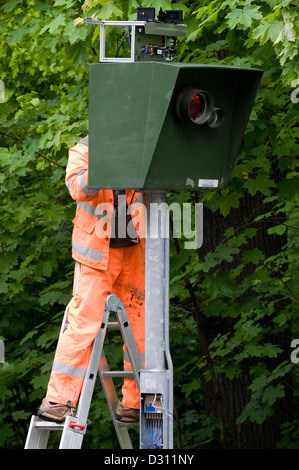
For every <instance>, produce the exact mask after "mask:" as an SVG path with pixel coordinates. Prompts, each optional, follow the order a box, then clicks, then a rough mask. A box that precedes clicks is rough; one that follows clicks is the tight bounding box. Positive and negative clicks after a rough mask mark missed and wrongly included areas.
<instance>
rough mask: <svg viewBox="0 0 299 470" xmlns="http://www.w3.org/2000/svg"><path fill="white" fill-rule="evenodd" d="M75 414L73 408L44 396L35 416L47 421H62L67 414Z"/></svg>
mask: <svg viewBox="0 0 299 470" xmlns="http://www.w3.org/2000/svg"><path fill="white" fill-rule="evenodd" d="M68 415H71V416H76V411H75V408H72V407H70V406H67V405H61V404H60V403H51V402H49V401H48V400H46V399H45V398H44V399H43V401H42V404H41V406H40V408H39V410H38V412H37V416H39V417H40V418H41V419H45V420H47V421H55V423H63V422H64V420H65V418H66V417H67V416H68Z"/></svg>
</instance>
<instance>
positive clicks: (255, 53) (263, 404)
mask: <svg viewBox="0 0 299 470" xmlns="http://www.w3.org/2000/svg"><path fill="white" fill-rule="evenodd" d="M137 6H144V7H146V6H154V7H155V8H156V12H158V10H159V8H160V7H161V8H162V9H171V8H173V9H178V8H182V9H183V11H184V22H185V23H186V24H187V27H188V38H187V40H186V41H181V43H180V45H179V55H180V56H181V58H182V60H183V61H185V62H200V63H215V62H217V63H221V64H224V65H243V66H250V67H258V68H263V69H264V71H265V73H264V77H263V81H262V86H261V88H260V91H259V94H258V97H257V100H256V103H255V106H254V109H253V111H252V113H251V116H250V121H249V124H248V126H247V130H246V135H245V138H244V142H243V145H242V149H241V152H240V156H239V160H238V162H237V164H236V166H235V168H234V170H233V174H232V178H231V182H230V185H229V187H228V188H227V189H225V190H223V191H215V192H206V193H202V194H201V195H196V196H194V195H192V194H188V193H186V194H172V195H170V196H169V198H170V201H178V202H180V203H183V202H188V201H191V202H202V203H203V204H204V207H205V208H206V209H207V210H208V211H209V212H210V213H211V214H213V216H214V217H215V218H216V217H217V218H219V217H220V218H222V219H223V220H224V224H226V225H225V229H224V231H223V236H222V239H221V242H219V243H216V244H214V247H213V248H211V249H209V250H207V251H204V250H205V243H206V242H207V239H204V242H203V247H202V248H201V249H200V250H198V251H197V250H184V249H183V240H180V252H179V253H178V247H176V246H175V244H174V243H172V244H171V272H170V300H171V304H170V316H171V349H172V355H173V362H174V366H175V388H174V391H175V406H176V417H177V419H176V434H175V442H176V445H177V446H178V447H182V448H215V447H218V445H219V419H218V417H217V412H216V411H215V410H214V411H211V412H210V413H208V414H207V413H206V412H205V411H203V406H202V405H201V404H202V403H203V401H204V386H205V384H204V383H205V382H207V383H210V379H211V374H210V370H209V369H208V368H207V363H206V357H204V356H203V354H202V351H201V349H200V347H201V344H200V342H199V340H198V325H197V323H196V322H195V319H194V304H193V303H192V297H191V293H190V292H191V291H192V292H193V293H194V294H195V299H196V302H197V305H199V306H200V311H201V314H202V315H203V317H204V318H205V320H206V321H207V322H208V323H209V324H212V325H215V326H214V331H213V333H214V335H213V338H212V339H211V341H210V346H209V351H210V355H211V359H212V361H213V364H214V368H215V372H216V374H217V375H218V376H219V377H221V376H224V377H226V378H227V379H228V380H231V381H235V380H237V379H238V378H240V377H243V376H244V377H245V374H247V375H246V377H247V383H248V388H247V389H246V390H245V392H246V393H244V395H246V394H247V395H246V397H247V398H246V400H245V401H244V403H245V405H243V407H242V410H241V411H240V413H239V416H238V417H237V418H236V423H234V424H230V426H232V427H233V426H234V425H235V424H237V425H238V426H242V425H244V423H246V421H248V420H249V421H251V422H252V423H257V424H258V425H259V426H262V424H263V423H264V422H265V420H267V419H269V417H271V416H272V417H273V416H275V412H276V409H277V406H279V402H280V400H282V399H283V398H284V397H285V395H286V393H287V386H286V383H287V379H288V378H289V376H290V375H293V378H294V387H295V386H296V384H297V382H298V369H296V367H298V366H296V365H294V364H292V363H291V362H290V360H286V359H285V354H284V357H283V353H286V352H287V353H288V351H284V348H285V347H286V346H285V345H286V343H288V345H289V344H290V342H291V339H292V338H296V337H298V334H299V324H298V320H297V321H296V315H297V314H298V307H297V306H298V291H297V289H298V284H299V282H298V272H297V263H298V244H297V242H298V214H299V210H298V194H297V188H298V172H297V166H296V156H297V155H298V144H297V142H298V127H297V115H298V103H296V102H294V101H296V100H294V99H293V100H292V99H291V97H292V96H294V95H292V92H294V86H298V83H299V81H297V80H298V74H299V72H298V24H299V23H298V21H299V19H298V9H297V8H296V7H295V4H294V2H291V1H290V0H266V1H264V2H262V3H261V2H254V1H250V2H244V1H241V0H233V1H232V0H230V1H227V0H213V1H207V0H200V1H193V2H189V1H185V0H181V1H179V2H171V1H168V0H163V1H158V0H156V1H148V0H144V1H137V0H130V1H124V0H117V1H113V2H112V1H104V0H100V1H90V0H86V1H85V3H84V4H82V2H80V1H77V0H63V1H62V0H55V1H54V2H53V1H49V0H46V1H44V2H41V1H38V0H30V1H27V2H25V1H23V0H9V1H7V2H5V4H3V5H2V6H1V7H0V12H1V13H0V14H1V22H0V39H1V50H0V58H1V69H0V79H1V80H3V82H4V85H5V102H4V103H0V165H1V173H0V182H1V186H0V194H1V215H0V226H1V230H0V233H1V251H0V266H1V271H0V293H1V307H0V310H1V316H0V336H1V338H3V340H4V342H5V361H6V362H5V363H4V364H0V397H1V398H0V412H1V413H0V416H1V418H0V426H1V433H0V447H2V448H22V447H23V445H24V440H25V437H26V433H27V427H28V422H29V417H30V415H31V414H32V413H34V412H35V411H36V408H37V407H38V405H39V403H40V400H41V399H42V398H43V396H44V393H45V388H46V385H47V381H48V377H49V373H50V370H51V366H52V360H53V354H54V350H55V345H56V339H57V335H58V332H59V327H60V323H61V319H62V314H63V311H64V308H65V306H66V304H67V302H68V300H69V299H70V298H71V295H72V275H73V262H72V260H71V250H70V247H71V245H70V242H71V230H72V223H71V221H72V218H73V216H74V211H75V206H74V203H73V202H72V201H71V199H70V197H69V195H68V192H67V189H66V187H65V184H64V170H65V166H66V163H67V155H68V149H69V148H70V147H71V146H72V145H73V144H74V143H75V142H76V141H77V140H78V139H79V138H80V136H82V135H85V133H87V132H88V62H96V61H97V60H98V46H99V27H94V26H87V25H83V24H82V18H83V17H84V16H85V15H88V16H93V17H96V18H99V19H102V20H105V19H113V20H120V19H123V20H126V19H135V18H136V8H137ZM82 10H83V11H82ZM75 24H76V26H75ZM119 40H120V38H119V33H118V32H115V31H114V30H113V28H111V31H109V34H108V37H107V47H108V53H109V52H110V53H113V52H115V50H116V48H117V44H118V43H119ZM248 197H249V199H246V201H249V200H250V201H251V200H253V198H255V199H254V201H255V202H257V201H258V205H257V206H254V207H252V211H251V213H250V216H247V217H244V216H243V215H244V214H243V212H244V211H243V209H244V207H243V201H244V198H248ZM250 198H251V199H250ZM233 217H234V218H233ZM232 220H234V223H232ZM204 224H205V220H204ZM262 230H263V233H264V232H265V233H266V235H267V239H265V238H263V239H261V235H260V234H261V231H262ZM208 236H209V237H212V236H213V234H209V235H208ZM278 239H279V240H280V243H281V246H282V248H281V250H279V252H273V253H270V254H269V250H268V251H267V249H266V247H267V246H268V245H270V246H271V245H274V244H275V243H276V242H277V240H278ZM282 241H283V242H282ZM202 253H204V254H202ZM187 276H188V279H189V281H190V285H189V287H188V286H187V285H186V277H187ZM190 286H191V287H190ZM190 289H191V291H190ZM223 321H225V322H226V324H227V325H230V327H229V328H227V329H226V331H218V330H217V325H218V324H220V323H221V322H223ZM277 338H284V339H287V341H283V342H281V341H278V339H277ZM117 345H118V343H117V340H116V339H115V340H113V341H112V342H111V352H113V353H114V351H115V350H116V349H117ZM115 360H117V358H116V359H115ZM244 363H247V364H248V363H249V364H250V368H249V369H250V370H249V373H248V372H246V370H245V369H244ZM297 406H298V396H297V395H295V396H294V401H293V409H294V415H295V418H294V421H288V422H287V423H285V424H284V426H283V429H282V438H281V441H280V443H278V444H277V446H278V447H280V448H289V447H295V446H296V444H295V439H290V436H292V434H293V435H294V436H295V432H297V431H296V429H297V428H298V421H296V419H297V420H298V409H297ZM91 419H92V421H93V422H94V431H93V434H92V436H91V437H88V441H87V443H86V446H88V447H91V448H99V447H102V448H115V447H117V444H116V436H115V433H114V431H113V429H112V427H111V423H110V421H109V416H108V414H107V408H106V406H105V402H104V399H103V396H102V392H101V390H98V391H97V398H96V401H95V402H94V403H93V406H92V416H91ZM296 423H297V425H296ZM232 435H233V434H232V431H231V434H229V437H228V439H230V436H232ZM137 442H138V440H137ZM297 443H298V439H297ZM231 445H232V446H233V445H234V444H233V442H232V443H231ZM53 446H55V443H53ZM297 446H298V444H297Z"/></svg>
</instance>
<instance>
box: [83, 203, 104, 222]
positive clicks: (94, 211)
mask: <svg viewBox="0 0 299 470" xmlns="http://www.w3.org/2000/svg"><path fill="white" fill-rule="evenodd" d="M77 207H80V209H82V210H83V211H85V212H87V213H88V214H89V215H93V216H95V217H97V218H98V219H102V218H103V217H105V216H106V212H105V211H103V210H102V209H99V208H98V207H97V206H93V205H92V204H90V203H89V202H81V201H77Z"/></svg>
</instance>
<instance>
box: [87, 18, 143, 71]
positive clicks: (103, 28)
mask: <svg viewBox="0 0 299 470" xmlns="http://www.w3.org/2000/svg"><path fill="white" fill-rule="evenodd" d="M84 23H86V24H97V25H100V27H101V29H100V62H135V29H136V26H137V27H140V26H145V24H146V21H98V20H93V19H92V18H84ZM106 26H121V27H127V28H129V27H131V56H130V57H125V58H124V57H121V58H120V57H106V56H105V52H106Z"/></svg>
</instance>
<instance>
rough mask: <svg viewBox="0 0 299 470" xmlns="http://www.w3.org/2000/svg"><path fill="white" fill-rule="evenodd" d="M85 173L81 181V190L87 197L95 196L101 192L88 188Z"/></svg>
mask: <svg viewBox="0 0 299 470" xmlns="http://www.w3.org/2000/svg"><path fill="white" fill-rule="evenodd" d="M85 173H86V172H84V175H82V176H81V178H80V181H79V186H80V189H81V191H82V192H83V193H84V194H85V196H95V195H96V194H97V193H98V192H99V189H94V188H89V187H88V186H87V184H86V181H85Z"/></svg>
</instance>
